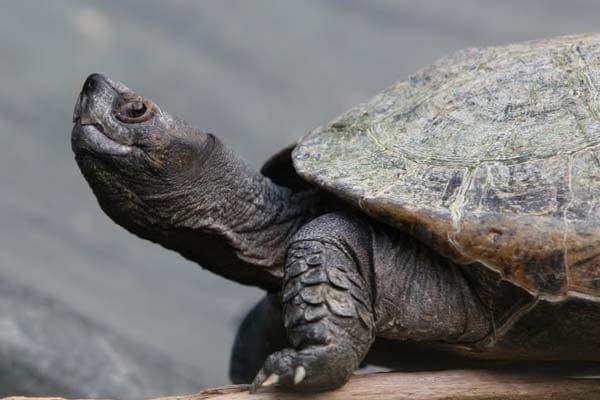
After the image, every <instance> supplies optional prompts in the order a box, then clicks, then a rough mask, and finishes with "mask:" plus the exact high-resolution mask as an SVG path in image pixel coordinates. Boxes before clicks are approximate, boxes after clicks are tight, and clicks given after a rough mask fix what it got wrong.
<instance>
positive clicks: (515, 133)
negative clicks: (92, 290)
mask: <svg viewBox="0 0 600 400" xmlns="http://www.w3.org/2000/svg"><path fill="white" fill-rule="evenodd" d="M599 88H600V34H595V33H590V34H580V35H571V36H564V37H557V38H549V39H541V40H535V41H528V42H523V43H516V44H508V45H500V46H495V47H486V48H469V49H466V50H461V51H458V52H456V53H454V54H452V55H450V56H447V57H446V58H442V59H440V60H438V61H436V62H434V63H433V64H431V65H430V66H427V67H425V68H422V69H421V70H419V71H417V72H416V73H415V74H413V75H411V76H410V77H409V78H408V79H406V80H404V81H400V82H398V83H395V84H393V85H392V86H391V87H389V88H387V89H386V90H384V91H383V92H382V93H380V94H378V95H376V96H375V97H373V98H372V99H370V100H367V101H366V102H364V103H362V104H360V105H358V106H356V107H354V108H352V109H350V110H349V111H347V112H345V113H344V114H342V115H341V116H339V117H337V118H335V119H334V120H332V121H331V122H329V123H326V124H324V125H322V126H321V127H318V128H316V129H313V130H310V131H308V133H307V134H306V135H305V136H303V137H302V138H300V139H298V141H297V142H295V143H293V144H292V145H291V146H289V147H287V148H285V149H283V150H282V151H280V152H279V153H277V154H275V155H274V156H273V157H272V158H271V159H269V160H268V161H267V162H266V164H265V165H264V167H263V168H262V169H261V171H260V172H259V171H255V170H254V169H253V168H251V167H250V166H249V165H248V164H247V163H246V162H244V161H243V160H242V159H241V158H240V157H238V156H237V155H236V154H234V152H233V151H231V150H229V149H228V148H227V147H226V146H225V145H224V144H223V143H222V142H221V141H220V140H219V139H218V138H217V137H216V136H215V135H213V134H211V133H206V132H204V131H202V130H200V129H197V128H195V127H194V126H193V125H192V124H190V123H188V122H185V121H184V120H183V119H180V118H177V117H173V116H171V115H170V114H168V113H167V112H165V111H163V110H162V109H161V108H160V107H159V106H158V105H157V104H156V103H155V102H153V101H152V100H150V99H148V98H146V97H143V96H142V95H140V94H138V93H136V92H134V91H132V90H131V89H129V88H128V87H126V86H125V85H124V84H122V83H119V82H117V81H114V80H111V79H109V78H107V77H105V76H103V75H100V74H93V75H91V76H89V77H88V78H87V80H86V81H85V83H84V84H83V88H82V91H81V94H80V95H79V97H78V99H77V102H76V106H75V111H74V117H73V122H74V127H73V131H72V141H71V143H72V149H73V151H74V153H75V158H76V161H77V164H78V166H79V168H80V170H81V172H82V173H83V175H84V177H85V179H86V180H87V182H88V183H89V185H90V187H91V189H92V190H93V192H94V194H95V196H96V198H97V200H98V202H99V205H100V207H101V208H102V209H103V210H104V212H105V213H106V214H107V215H108V216H109V217H110V218H111V219H112V220H113V221H114V222H116V223H117V224H119V225H121V226H122V227H124V228H125V229H127V230H128V231H130V232H132V233H133V234H135V235H137V236H139V237H141V238H144V239H147V240H150V241H152V242H155V243H158V244H160V245H162V246H164V247H166V248H168V249H171V250H174V251H176V252H178V253H179V254H181V255H182V256H183V257H185V258H186V259H189V260H192V261H194V262H197V263H198V264H200V265H201V266H202V267H204V268H206V269H208V270H210V271H212V272H214V273H217V274H219V275H221V276H223V277H225V278H227V279H231V280H234V281H236V282H239V283H241V284H246V285H253V286H257V287H259V288H262V289H264V290H265V291H266V292H267V294H266V297H265V298H264V299H263V300H262V301H261V302H260V303H259V304H258V305H257V306H256V307H255V308H254V309H253V310H252V311H251V312H250V313H249V314H248V316H247V317H246V318H245V319H244V321H243V323H242V324H241V328H240V330H239V332H238V336H237V339H236V343H235V345H234V350H233V354H232V363H231V375H232V377H233V378H234V381H236V380H237V381H248V382H249V381H250V380H252V377H254V380H253V381H252V384H251V386H250V389H251V390H256V389H258V388H260V387H264V386H269V385H273V384H278V385H280V386H283V387H286V388H289V389H292V390H298V391H307V392H316V391H323V390H330V389H334V388H337V387H340V386H341V385H343V384H344V383H345V382H346V381H347V380H348V379H349V377H350V376H351V374H352V373H353V371H355V370H356V369H357V368H358V367H359V366H360V365H362V364H363V362H364V361H365V360H368V358H369V357H370V355H371V354H372V353H373V352H374V349H375V348H376V347H378V348H379V354H385V355H386V356H387V358H388V359H395V360H400V361H402V360H405V361H406V362H408V363H412V362H415V363H417V364H418V362H419V358H420V357H419V356H418V354H421V353H419V352H414V351H411V350H410V349H411V348H413V346H414V348H423V349H433V351H440V352H441V354H447V355H449V357H450V355H456V356H457V357H459V358H461V359H462V358H465V359H475V360H579V361H582V362H583V361H591V362H594V361H600V334H599V332H600V224H599V222H600V153H599V152H600V99H599V98H598V93H599V92H598V89H599ZM382 343H383V344H382ZM396 345H397V346H396ZM254 375H255V376H254Z"/></svg>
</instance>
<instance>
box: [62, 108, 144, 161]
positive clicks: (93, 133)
mask: <svg viewBox="0 0 600 400" xmlns="http://www.w3.org/2000/svg"><path fill="white" fill-rule="evenodd" d="M73 120H74V122H75V124H74V126H73V131H72V134H71V146H72V148H73V151H74V152H75V153H76V154H77V153H80V152H81V151H88V152H91V153H94V154H105V155H110V156H125V155H128V154H129V153H131V151H132V150H133V147H132V146H128V145H125V144H122V143H119V142H117V141H115V140H114V139H112V138H110V137H108V136H107V135H106V133H105V132H104V128H103V126H102V125H101V124H99V123H88V122H86V123H82V121H81V118H79V117H77V118H73Z"/></svg>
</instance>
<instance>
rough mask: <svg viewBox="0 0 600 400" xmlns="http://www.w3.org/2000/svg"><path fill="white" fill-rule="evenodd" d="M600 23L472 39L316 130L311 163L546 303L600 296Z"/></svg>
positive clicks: (385, 212)
mask: <svg viewBox="0 0 600 400" xmlns="http://www.w3.org/2000/svg"><path fill="white" fill-rule="evenodd" d="M598 88H600V34H586V35H577V36H567V37H561V38H555V39H548V40H540V41H532V42H526V43H520V44H512V45H508V46H501V47H491V48H484V49H467V50H463V51H460V52H457V53H455V54H454V55H452V56H450V57H448V58H445V59H442V60H440V61H437V62H436V63H434V64H433V65H431V66H429V67H427V68H424V69H422V70H421V71H419V72H418V73H416V74H415V75H413V76H412V77H410V78H409V80H407V81H404V82H399V83H397V84H395V85H394V86H392V87H390V88H389V89H387V90H386V91H385V92H383V93H382V94H380V95H378V96H376V97H374V98H373V99H371V100H369V101H368V102H366V103H364V104H362V105H359V106H358V107H356V108H354V109H352V110H350V111H349V112H347V113H345V114H344V115H342V116H341V117H340V118H338V119H337V120H335V121H333V122H331V123H330V124H328V125H326V126H323V127H321V128H318V129H316V130H314V131H312V132H310V133H309V134H308V135H307V136H306V137H304V138H303V139H301V140H300V142H299V144H298V146H297V147H296V149H295V150H294V153H293V161H294V165H295V168H296V170H297V171H298V173H299V174H300V175H301V176H303V177H304V178H306V179H307V180H308V181H310V182H313V183H316V184H318V185H319V186H321V187H324V188H326V189H327V190H328V191H331V192H333V193H335V194H336V195H338V196H340V197H342V198H344V199H346V200H348V201H350V202H351V203H354V204H355V205H357V206H359V207H360V208H361V209H363V210H364V211H365V212H367V213H368V214H370V215H373V216H376V217H378V218H380V219H383V220H385V221H386V222H388V223H391V224H393V225H395V226H398V227H400V228H402V229H405V230H407V231H409V232H411V233H412V234H413V235H414V236H416V237H417V238H419V239H420V240H423V241H424V242H425V243H428V244H430V245H431V246H432V247H433V248H434V249H435V250H437V251H439V252H441V253H442V254H445V255H447V256H450V257H451V258H453V259H454V260H456V261H458V262H461V263H465V264H466V263H470V262H474V261H477V262H479V263H481V264H483V265H485V266H487V267H488V268H490V269H492V270H495V271H497V272H498V273H499V274H500V275H501V276H503V277H504V278H505V279H507V280H509V281H510V282H512V283H514V284H516V285H518V286H520V287H522V288H524V289H526V290H527V291H529V292H530V293H532V294H534V295H539V297H541V298H545V299H547V300H552V301H556V300H560V299H563V298H565V297H566V296H567V295H571V296H575V297H585V298H591V299H596V300H597V298H595V296H600V257H599V256H600V250H598V249H599V248H600V223H599V222H600V221H599V220H600V154H599V146H600V100H599V99H598Z"/></svg>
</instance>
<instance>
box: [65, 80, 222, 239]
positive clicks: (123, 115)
mask: <svg viewBox="0 0 600 400" xmlns="http://www.w3.org/2000/svg"><path fill="white" fill-rule="evenodd" d="M73 123H74V126H73V131H72V136H71V145H72V149H73V151H74V153H75V158H76V160H77V163H78V165H79V167H80V169H81V171H82V173H83V175H84V176H85V178H86V180H87V181H88V183H89V184H90V186H91V187H92V189H93V191H94V194H95V195H96V197H97V198H98V201H99V203H100V206H101V207H102V209H103V210H104V211H105V212H106V213H107V214H108V215H109V216H110V217H111V218H112V219H113V220H115V221H116V222H117V223H119V224H120V225H123V226H124V227H126V228H128V229H130V230H134V231H137V230H139V229H146V228H147V225H148V224H154V225H155V226H156V227H158V226H160V225H161V224H169V223H170V222H171V220H172V218H173V214H172V212H171V211H172V210H173V209H174V207H175V206H176V203H177V199H174V198H172V199H171V200H172V202H170V203H169V202H165V201H164V200H165V199H166V198H168V197H169V196H170V195H171V194H173V193H182V192H184V189H185V188H186V187H189V186H190V185H192V184H193V183H194V180H196V179H198V178H199V177H200V176H201V175H202V174H201V173H200V170H201V169H202V166H201V164H202V161H203V160H205V159H206V157H205V156H206V155H207V153H209V152H210V149H209V148H208V147H210V145H211V143H212V142H213V139H214V138H212V136H211V135H208V134H206V133H203V132H201V131H199V130H197V129H193V128H192V127H191V126H190V125H189V124H187V123H186V122H184V121H182V120H180V119H177V118H174V117H172V116H170V115H169V114H167V113H165V112H163V111H162V110H161V109H160V107H159V106H158V105H157V104H156V103H154V102H153V101H152V100H150V99H147V98H145V97H143V96H141V95H139V94H137V93H135V92H134V91H132V90H130V89H129V88H128V87H127V86H125V85H123V84H122V83H120V82H116V81H113V80H111V79H109V78H106V77H104V76H102V75H100V74H93V75H90V76H89V77H88V78H87V79H86V81H85V83H84V84H83V88H82V90H81V93H80V94H79V97H78V99H77V102H76V104H75V110H74V112H73ZM161 200H162V203H161ZM181 201H183V200H181ZM161 204H162V205H164V206H165V207H162V206H161ZM140 225H141V226H140ZM136 233H137V232H136Z"/></svg>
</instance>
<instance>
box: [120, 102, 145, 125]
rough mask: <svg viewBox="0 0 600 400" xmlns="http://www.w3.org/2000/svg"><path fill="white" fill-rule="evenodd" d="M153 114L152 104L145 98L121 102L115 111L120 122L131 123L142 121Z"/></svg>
mask: <svg viewBox="0 0 600 400" xmlns="http://www.w3.org/2000/svg"><path fill="white" fill-rule="evenodd" d="M153 115H154V106H153V105H152V104H151V103H150V102H149V101H146V100H131V101H128V102H126V103H124V104H122V105H121V106H120V107H119V108H118V109H117V110H116V112H115V116H116V117H117V119H118V120H119V121H121V122H125V123H127V124H133V123H138V122H144V121H147V120H149V119H150V118H152V116H153Z"/></svg>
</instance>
